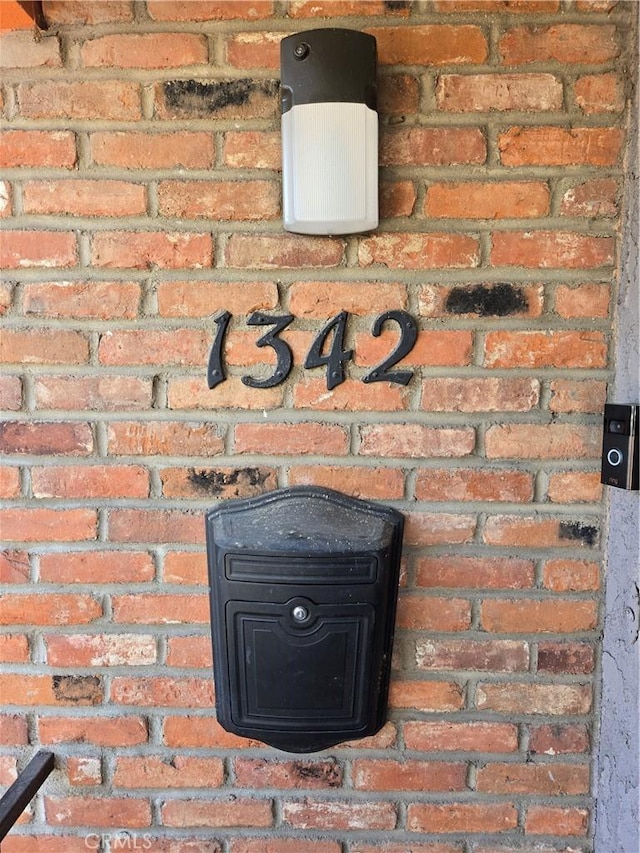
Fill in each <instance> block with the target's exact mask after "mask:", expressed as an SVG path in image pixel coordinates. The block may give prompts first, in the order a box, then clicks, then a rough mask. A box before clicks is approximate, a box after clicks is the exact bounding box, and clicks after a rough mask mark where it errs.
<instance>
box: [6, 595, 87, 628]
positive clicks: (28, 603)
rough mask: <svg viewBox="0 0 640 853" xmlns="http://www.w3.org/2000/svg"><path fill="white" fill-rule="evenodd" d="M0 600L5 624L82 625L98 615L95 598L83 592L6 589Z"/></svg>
mask: <svg viewBox="0 0 640 853" xmlns="http://www.w3.org/2000/svg"><path fill="white" fill-rule="evenodd" d="M0 601H1V603H2V621H3V624H5V625H28V624H34V625H82V624H85V623H88V622H93V621H95V620H96V619H99V618H100V617H101V616H102V607H101V606H100V604H99V602H98V601H96V599H95V598H92V597H91V596H89V595H83V594H75V595H72V594H63V593H60V594H56V593H49V594H45V595H42V594H36V593H32V594H30V593H24V594H21V593H9V594H8V595H4V596H2V598H1V599H0Z"/></svg>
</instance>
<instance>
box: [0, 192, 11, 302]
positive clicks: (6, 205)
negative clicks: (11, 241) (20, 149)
mask: <svg viewBox="0 0 640 853" xmlns="http://www.w3.org/2000/svg"><path fill="white" fill-rule="evenodd" d="M9 216H13V189H12V187H11V184H10V183H9V182H8V181H0V219H7V218H8V217H9ZM4 301H5V300H4V299H3V302H4ZM6 307H7V308H8V307H9V306H8V305H7V306H6Z"/></svg>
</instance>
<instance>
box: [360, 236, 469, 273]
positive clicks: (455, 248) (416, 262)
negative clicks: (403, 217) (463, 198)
mask: <svg viewBox="0 0 640 853" xmlns="http://www.w3.org/2000/svg"><path fill="white" fill-rule="evenodd" d="M358 262H359V264H360V266H362V267H370V266H372V265H377V264H380V265H382V266H385V267H390V268H394V269H408V270H414V269H465V268H470V267H477V266H478V264H479V263H480V255H479V244H478V240H477V238H475V237H470V236H467V235H466V234H448V233H431V234H414V233H398V232H393V233H387V234H376V235H374V236H373V237H365V238H363V239H361V240H360V243H359V246H358Z"/></svg>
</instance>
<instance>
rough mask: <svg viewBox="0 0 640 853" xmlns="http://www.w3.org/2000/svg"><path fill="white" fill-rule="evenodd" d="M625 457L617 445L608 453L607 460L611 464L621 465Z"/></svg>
mask: <svg viewBox="0 0 640 853" xmlns="http://www.w3.org/2000/svg"><path fill="white" fill-rule="evenodd" d="M623 459H624V456H623V454H622V451H620V450H618V449H617V448H616V447H614V448H613V449H612V450H610V451H609V452H608V453H607V461H608V463H609V465H620V463H621V462H622V460H623Z"/></svg>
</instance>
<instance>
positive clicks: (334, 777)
mask: <svg viewBox="0 0 640 853" xmlns="http://www.w3.org/2000/svg"><path fill="white" fill-rule="evenodd" d="M233 768H234V777H235V784H236V787H238V788H251V789H256V788H282V789H291V788H306V789H324V788H339V787H341V785H342V766H341V765H340V764H339V763H338V762H337V761H335V759H327V760H325V761H316V760H308V759H304V758H302V759H298V760H296V761H268V760H266V759H264V758H236V759H235V761H234V763H233Z"/></svg>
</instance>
